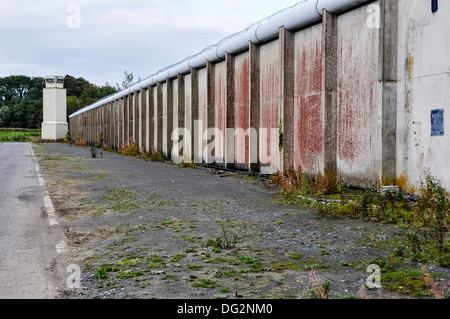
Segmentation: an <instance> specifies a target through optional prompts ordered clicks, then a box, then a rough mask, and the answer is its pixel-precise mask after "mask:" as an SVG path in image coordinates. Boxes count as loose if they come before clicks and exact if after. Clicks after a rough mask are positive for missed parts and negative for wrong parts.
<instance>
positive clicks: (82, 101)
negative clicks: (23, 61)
mask: <svg viewBox="0 0 450 319" xmlns="http://www.w3.org/2000/svg"><path fill="white" fill-rule="evenodd" d="M132 82H133V75H132V73H127V72H126V71H125V78H124V81H123V82H122V85H119V84H118V83H117V84H116V85H115V86H112V85H110V84H108V83H105V85H103V86H97V85H95V84H93V83H90V82H89V81H87V80H86V79H84V78H82V77H78V78H76V77H73V76H71V75H66V76H65V77H64V88H65V89H67V116H69V115H70V114H72V113H74V112H76V111H78V110H79V109H81V108H83V107H85V106H88V105H91V104H92V103H94V102H96V101H98V100H100V99H102V98H104V97H106V96H108V95H111V94H114V93H116V92H117V91H119V90H121V89H122V88H126V87H128V86H129V85H131V84H132ZM44 88H45V78H43V77H29V76H25V75H10V76H7V77H4V78H2V77H0V127H7V128H26V129H39V128H41V125H42V121H43V89H44Z"/></svg>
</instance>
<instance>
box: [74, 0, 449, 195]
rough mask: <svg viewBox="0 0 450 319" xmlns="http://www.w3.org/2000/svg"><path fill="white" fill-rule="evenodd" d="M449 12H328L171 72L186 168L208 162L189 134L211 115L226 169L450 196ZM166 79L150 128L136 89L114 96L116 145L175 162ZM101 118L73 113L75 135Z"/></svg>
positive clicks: (381, 3) (93, 128)
mask: <svg viewBox="0 0 450 319" xmlns="http://www.w3.org/2000/svg"><path fill="white" fill-rule="evenodd" d="M377 13H380V15H379V16H377ZM449 13H450V4H449V3H448V1H445V2H444V1H442V3H441V2H440V6H439V10H438V11H437V12H436V13H432V12H431V9H430V3H429V1H427V0H420V1H419V0H417V1H408V0H378V1H372V2H370V3H368V4H366V5H363V6H361V7H358V8H356V9H353V10H351V11H349V12H346V13H342V14H340V15H333V13H330V12H324V14H323V21H322V23H318V24H316V25H311V26H308V27H305V28H303V29H300V30H286V29H285V28H280V33H279V34H280V35H279V36H278V38H276V39H274V40H271V41H269V42H267V43H259V44H254V43H249V49H248V50H244V51H243V52H240V53H237V54H229V53H227V54H226V57H225V59H224V61H218V62H214V63H211V62H208V63H207V66H206V67H202V68H199V69H194V68H191V70H190V72H189V73H187V74H179V75H178V77H177V79H176V81H177V82H179V89H178V92H179V93H178V95H177V106H176V107H177V110H178V111H177V112H178V118H179V119H180V120H178V123H174V127H173V128H180V129H186V130H187V132H189V134H190V135H189V140H190V143H186V145H185V147H184V148H185V152H184V155H185V157H184V161H185V162H189V161H191V160H192V161H195V162H197V163H202V162H205V161H207V162H210V161H209V160H208V159H206V158H204V154H202V153H203V152H202V151H203V150H204V149H205V146H206V145H207V141H204V140H203V141H201V142H199V143H197V146H198V150H194V148H193V147H194V146H195V145H194V144H195V143H194V141H197V140H202V138H201V136H200V137H198V136H197V137H196V136H195V135H196V133H195V132H196V129H198V133H200V134H201V133H203V131H204V129H206V128H211V124H212V122H213V121H212V119H213V118H214V125H215V128H217V129H218V131H219V132H221V133H222V136H221V137H222V138H220V139H218V140H217V145H216V150H215V154H216V156H217V159H216V164H219V165H224V166H226V167H227V168H235V169H236V168H238V169H245V170H249V171H255V172H262V173H274V172H276V171H277V170H284V171H286V170H289V169H292V168H295V169H302V170H303V171H305V172H308V173H323V172H324V171H325V170H329V171H333V172H334V171H336V173H337V174H338V175H339V176H341V177H342V178H343V180H344V181H345V182H346V183H347V184H349V185H353V186H375V185H381V184H392V183H398V182H399V180H402V181H403V182H402V183H403V184H405V181H406V182H407V183H408V184H409V185H410V186H411V187H412V186H415V187H418V186H420V184H421V182H423V181H424V180H425V176H426V174H427V173H428V172H429V173H431V174H432V175H434V176H435V177H437V178H438V179H439V180H441V181H442V184H443V186H444V187H446V188H447V189H449V188H450V174H447V171H448V170H449V169H450V168H449V166H448V161H447V159H448V158H449V156H450V146H449V145H450V143H449V138H450V133H449V131H450V130H449V129H448V127H449V122H450V120H449V116H448V113H449V110H448V101H449V97H450V96H449V94H450V93H449V90H447V89H446V88H447V87H448V86H449V85H450V76H449V74H450V60H449V59H450V58H449V56H450V54H449V52H450V47H449V45H450V44H449V41H448V39H447V34H446V32H445V31H443V30H448V29H449V27H450V20H449V19H448V18H447V17H448V15H449ZM378 22H379V25H377V24H378ZM173 80H174V79H166V81H162V82H161V83H159V84H155V85H152V86H151V87H149V92H151V96H152V97H151V98H150V99H149V101H148V102H145V100H143V99H141V100H142V101H143V103H145V104H146V105H145V108H148V112H149V114H150V116H149V121H150V122H151V123H150V126H149V130H148V131H146V132H144V129H143V127H144V126H142V125H140V121H141V120H140V119H138V117H137V116H135V117H136V119H134V117H133V116H134V115H133V114H134V113H133V110H134V112H136V107H135V106H134V104H133V103H135V102H133V101H135V98H133V96H137V95H139V94H140V92H139V91H137V92H135V93H134V94H133V93H130V94H128V95H127V96H125V97H124V99H122V100H121V101H120V102H121V103H122V105H120V106H119V109H120V111H119V115H120V114H122V113H120V112H123V114H124V118H123V119H120V117H119V119H120V120H119V121H118V125H117V129H118V136H122V141H121V142H120V143H118V144H119V145H128V144H129V143H130V141H131V140H132V139H133V138H139V139H143V140H145V139H147V140H148V141H149V145H148V147H147V152H150V151H151V150H157V151H158V152H160V153H162V154H163V155H166V156H170V155H171V154H170V145H169V143H170V142H171V138H170V137H171V134H172V132H171V131H170V125H168V124H167V123H172V122H171V119H170V117H171V116H173V115H172V114H171V113H170V112H167V111H169V110H174V103H173V101H172V100H173V98H172V97H171V96H170V95H171V94H172V93H171V92H172V91H173V90H172V89H170V85H171V84H170V83H172V81H173ZM98 109H101V111H99V110H98ZM163 109H164V110H165V111H162V110H163ZM140 112H142V110H141V111H140ZM432 114H437V117H433V119H432ZM99 116H100V117H109V116H111V114H110V112H109V111H108V106H107V105H103V106H100V107H98V108H97V109H94V110H90V111H88V112H86V113H84V114H80V115H79V116H77V117H75V118H71V124H70V129H71V136H72V138H73V139H74V138H75V137H76V136H77V133H78V131H81V132H82V133H83V136H84V137H85V139H86V140H87V142H88V143H91V144H93V143H95V142H96V139H97V136H98V133H99V129H101V128H103V129H104V130H105V129H106V130H108V125H109V123H110V122H111V120H110V119H99ZM196 120H202V124H203V126H202V127H200V128H196V127H195V126H194V124H195V121H196ZM133 121H134V122H133ZM136 121H137V122H136ZM152 121H153V122H152ZM135 122H136V123H137V124H138V123H139V125H137V126H136V124H134V123H135ZM441 122H442V123H441ZM121 125H122V127H121ZM133 128H134V129H133ZM227 129H232V130H234V131H232V132H233V133H229V134H227ZM249 129H250V135H251V136H252V138H250V139H249V138H248V137H245V140H246V141H245V143H244V142H241V141H239V140H237V141H235V138H234V132H236V131H237V130H243V131H244V132H246V133H249V131H248V130H249ZM432 129H433V130H434V131H436V130H437V131H438V133H439V134H435V133H433V132H434V131H433V132H432ZM136 130H139V132H136ZM254 130H256V133H254V132H255V131H254ZM263 130H264V131H263ZM133 134H134V135H133ZM254 135H255V136H256V138H253V136H254ZM105 136H106V137H107V139H108V140H109V138H108V134H107V133H106V135H105ZM144 136H145V137H144ZM254 140H257V142H255V141H254ZM252 141H253V142H252ZM136 142H139V143H141V142H140V140H139V141H136ZM208 142H209V141H208ZM234 142H237V143H234ZM194 151H196V152H194ZM195 154H197V155H198V156H197V158H194V155H195ZM411 187H409V189H411Z"/></svg>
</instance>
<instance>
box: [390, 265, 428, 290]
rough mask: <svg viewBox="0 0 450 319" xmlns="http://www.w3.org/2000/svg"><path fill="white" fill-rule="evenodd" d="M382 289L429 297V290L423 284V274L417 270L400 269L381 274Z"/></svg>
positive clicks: (424, 283)
mask: <svg viewBox="0 0 450 319" xmlns="http://www.w3.org/2000/svg"><path fill="white" fill-rule="evenodd" d="M381 282H382V284H383V288H384V289H387V290H390V291H395V292H399V293H402V294H413V295H415V296H417V297H421V296H429V295H430V288H429V286H428V285H427V284H426V282H425V274H424V273H423V272H422V271H421V270H418V269H412V268H402V269H397V270H395V271H392V272H387V273H383V272H382V273H381Z"/></svg>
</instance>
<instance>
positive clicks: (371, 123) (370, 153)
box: [337, 7, 381, 186]
mask: <svg viewBox="0 0 450 319" xmlns="http://www.w3.org/2000/svg"><path fill="white" fill-rule="evenodd" d="M366 10H367V8H366V7H362V8H360V9H357V10H354V11H351V12H349V13H347V14H345V15H343V16H340V17H339V19H338V53H337V54H338V66H337V74H338V114H337V125H338V126H337V132H338V136H337V166H338V170H339V173H340V174H341V175H342V176H343V177H344V178H345V179H346V180H347V181H348V182H349V183H350V184H354V185H361V186H363V185H367V184H373V182H376V181H377V180H379V177H380V173H381V131H380V130H381V123H380V114H381V86H380V85H379V83H378V53H379V31H378V29H375V28H368V27H367V15H365V14H364V12H365V11H366Z"/></svg>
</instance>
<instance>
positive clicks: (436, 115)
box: [431, 109, 444, 136]
mask: <svg viewBox="0 0 450 319" xmlns="http://www.w3.org/2000/svg"><path fill="white" fill-rule="evenodd" d="M431 136H444V110H443V109H438V110H433V111H431Z"/></svg>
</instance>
